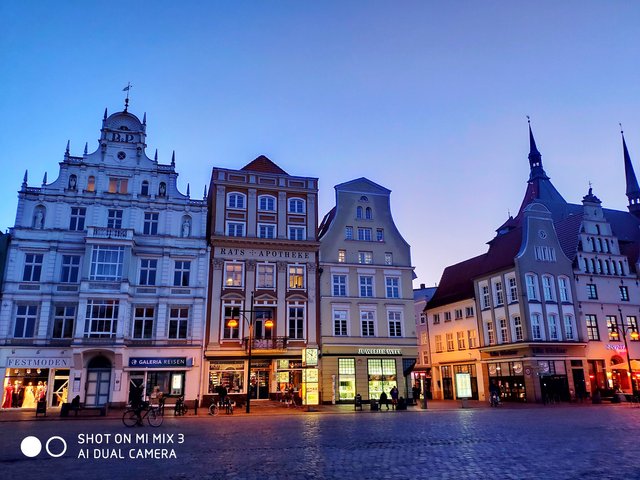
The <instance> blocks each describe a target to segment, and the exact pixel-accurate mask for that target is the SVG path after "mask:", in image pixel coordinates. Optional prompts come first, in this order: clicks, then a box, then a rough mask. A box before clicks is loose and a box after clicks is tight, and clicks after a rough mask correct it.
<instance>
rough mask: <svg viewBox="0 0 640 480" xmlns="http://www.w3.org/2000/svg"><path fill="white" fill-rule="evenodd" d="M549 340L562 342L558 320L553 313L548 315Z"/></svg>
mask: <svg viewBox="0 0 640 480" xmlns="http://www.w3.org/2000/svg"><path fill="white" fill-rule="evenodd" d="M549 340H555V341H559V340H562V333H561V331H560V319H559V318H558V315H557V314H555V313H550V314H549Z"/></svg>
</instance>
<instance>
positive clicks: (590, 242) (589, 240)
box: [587, 237, 596, 252]
mask: <svg viewBox="0 0 640 480" xmlns="http://www.w3.org/2000/svg"><path fill="white" fill-rule="evenodd" d="M587 241H588V242H589V246H590V247H591V251H592V252H593V251H594V250H595V249H596V246H595V243H594V242H593V237H587Z"/></svg>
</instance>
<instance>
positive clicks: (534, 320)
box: [531, 313, 544, 340]
mask: <svg viewBox="0 0 640 480" xmlns="http://www.w3.org/2000/svg"><path fill="white" fill-rule="evenodd" d="M543 331H544V330H543V328H542V320H541V318H540V314H539V313H534V314H532V315H531V333H532V335H533V339H534V340H544V337H543Z"/></svg>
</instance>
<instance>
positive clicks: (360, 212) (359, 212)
mask: <svg viewBox="0 0 640 480" xmlns="http://www.w3.org/2000/svg"><path fill="white" fill-rule="evenodd" d="M363 212H364V209H363V208H362V207H358V208H356V218H357V219H358V220H360V219H362V218H363Z"/></svg>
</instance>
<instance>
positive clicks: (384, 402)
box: [380, 390, 389, 411]
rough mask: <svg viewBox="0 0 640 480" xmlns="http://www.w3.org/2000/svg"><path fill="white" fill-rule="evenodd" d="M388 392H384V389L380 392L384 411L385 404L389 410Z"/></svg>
mask: <svg viewBox="0 0 640 480" xmlns="http://www.w3.org/2000/svg"><path fill="white" fill-rule="evenodd" d="M387 398H388V397H387V394H386V393H384V390H383V391H382V393H381V394H380V410H381V411H382V405H385V406H386V407H387V410H389V402H388V401H387Z"/></svg>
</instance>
